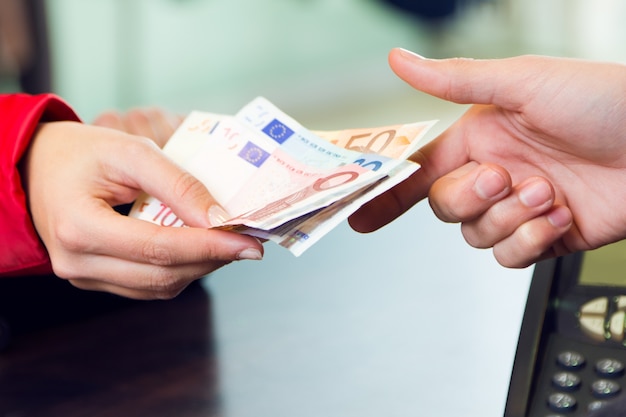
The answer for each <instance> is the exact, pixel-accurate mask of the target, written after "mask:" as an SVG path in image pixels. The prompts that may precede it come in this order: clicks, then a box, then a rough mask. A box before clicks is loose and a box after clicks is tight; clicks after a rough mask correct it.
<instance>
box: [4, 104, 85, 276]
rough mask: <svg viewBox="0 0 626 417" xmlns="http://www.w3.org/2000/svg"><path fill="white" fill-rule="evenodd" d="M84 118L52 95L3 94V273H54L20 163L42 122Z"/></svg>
mask: <svg viewBox="0 0 626 417" xmlns="http://www.w3.org/2000/svg"><path fill="white" fill-rule="evenodd" d="M60 120H72V121H80V120H79V118H78V116H77V115H76V113H74V111H73V110H72V109H71V108H70V107H69V106H68V105H67V104H66V103H65V102H64V101H63V100H62V99H60V98H59V97H57V96H54V95H52V94H41V95H36V96H31V95H26V94H4V95H3V94H0V178H1V179H2V181H1V182H0V276H9V275H25V274H41V273H48V272H51V270H52V268H51V266H50V259H49V257H48V254H47V252H46V249H45V247H44V246H43V244H42V243H41V241H40V239H39V236H38V235H37V232H36V231H35V228H34V226H33V223H32V221H31V219H30V214H29V212H28V208H27V205H26V197H25V195H24V190H23V188H22V181H21V178H20V173H19V171H18V169H17V165H18V163H19V161H20V159H21V158H22V155H23V154H24V151H25V150H26V149H27V148H28V144H29V143H30V140H31V137H32V135H33V132H34V131H35V129H36V128H37V125H38V124H39V122H46V121H60Z"/></svg>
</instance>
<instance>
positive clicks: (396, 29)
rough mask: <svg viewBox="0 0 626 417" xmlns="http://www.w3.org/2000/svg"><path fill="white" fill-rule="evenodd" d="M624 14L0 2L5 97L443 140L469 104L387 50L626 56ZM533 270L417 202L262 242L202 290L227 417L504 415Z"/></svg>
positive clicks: (466, 4) (527, 2)
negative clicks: (407, 125) (275, 110)
mask: <svg viewBox="0 0 626 417" xmlns="http://www.w3.org/2000/svg"><path fill="white" fill-rule="evenodd" d="M25 4H29V5H31V6H32V10H34V13H32V14H29V13H28V10H25V9H24V8H22V7H21V6H23V5H25ZM624 17H626V2H624V1H620V0H594V1H593V2H591V1H588V0H413V1H411V0H265V1H259V0H256V1H255V0H130V1H129V0H89V1H85V0H0V91H3V92H9V91H18V90H20V89H25V90H26V91H31V92H39V91H48V90H52V91H54V92H56V93H58V94H59V95H61V96H62V97H64V98H65V99H66V100H67V101H68V102H69V103H71V105H72V106H73V107H74V108H75V109H76V111H77V112H78V114H79V115H80V116H81V117H82V118H83V119H84V120H85V121H90V120H92V119H93V118H94V117H95V116H96V115H97V114H98V113H100V112H102V111H105V110H109V109H121V110H125V109H129V108H132V107H138V106H160V107H163V108H166V109H169V110H172V111H176V112H180V113H182V114H186V113H188V112H190V111H191V110H201V111H208V112H216V113H234V112H236V111H237V110H238V109H239V108H240V107H242V106H243V105H244V104H245V103H247V102H248V101H249V100H251V99H253V98H254V97H256V96H258V95H263V96H265V97H266V98H268V99H269V100H270V101H272V102H274V103H275V104H276V105H277V106H278V107H280V108H281V109H283V110H284V111H285V112H286V113H288V114H289V115H291V116H292V117H294V118H295V119H296V120H298V121H299V122H300V123H301V124H303V125H304V126H306V127H309V128H311V129H340V128H349V127H366V126H376V125H384V124H393V123H403V122H412V121H419V120H429V119H439V120H440V123H439V124H437V125H436V127H435V128H434V129H433V130H432V131H431V133H430V135H435V134H437V132H439V131H441V130H443V129H445V128H446V127H447V126H448V125H449V124H450V123H452V121H453V120H454V119H455V118H456V117H458V116H459V115H460V114H461V113H462V112H463V111H464V110H465V107H464V106H460V105H455V104H451V103H446V102H443V101H442V100H438V99H434V98H432V97H428V96H426V95H424V94H422V93H419V92H417V91H414V90H412V89H411V88H410V87H408V86H407V85H406V84H404V83H403V82H402V81H401V80H399V79H397V78H396V77H395V75H394V74H393V73H392V72H391V70H390V69H389V68H388V65H387V54H388V52H389V50H390V49H391V48H393V47H397V46H400V47H404V48H408V49H411V50H414V51H416V52H418V53H420V54H422V55H424V56H427V57H454V56H465V57H475V58H497V57H507V56H513V55H519V54H546V55H558V56H568V57H578V58H587V59H596V60H610V61H618V62H626V48H624V47H623V45H625V44H626V25H624V24H623V20H624ZM25 29H33V30H25ZM34 29H37V30H34ZM622 253H623V252H622ZM531 273H532V268H528V269H526V270H507V269H505V268H502V267H501V266H499V265H498V264H497V263H496V262H495V261H494V259H493V257H492V256H491V253H490V252H489V251H479V250H475V249H473V248H470V247H469V246H468V245H467V244H466V243H465V242H464V241H463V239H462V237H461V234H460V233H459V230H458V225H447V224H443V223H441V222H439V221H438V220H437V219H436V218H435V217H434V216H433V215H432V213H431V212H430V210H429V207H428V205H427V204H426V205H425V204H421V205H418V207H417V208H415V209H413V210H411V211H410V213H407V215H405V216H403V217H402V218H401V219H399V220H398V221H396V222H394V223H392V224H391V225H389V226H387V227H386V228H384V229H383V230H382V231H380V232H377V233H374V234H371V235H366V236H362V235H358V234H356V233H354V232H352V231H351V230H349V228H348V226H347V225H341V226H340V227H338V228H337V229H335V230H334V231H333V232H332V233H331V234H330V235H329V236H327V237H325V238H324V239H323V240H322V241H321V242H319V243H318V244H316V246H315V247H314V248H312V249H311V250H310V251H308V252H307V253H306V254H305V255H303V256H302V257H301V258H297V259H296V258H294V257H292V256H291V254H288V253H287V254H286V253H283V252H282V249H278V248H277V247H275V246H269V245H266V256H265V261H263V262H261V263H250V262H248V263H246V262H240V263H236V264H233V265H229V267H228V268H223V269H221V270H220V271H218V272H216V273H215V274H213V275H212V276H211V279H210V280H207V281H208V282H207V283H206V286H207V288H209V289H210V292H211V294H212V295H213V296H214V298H215V300H214V303H213V305H212V308H213V310H214V311H213V319H212V320H214V321H215V323H216V324H215V328H216V340H217V341H218V342H217V347H216V349H217V351H218V352H219V367H220V371H219V372H220V385H221V387H222V388H221V390H222V392H221V399H222V402H223V407H224V409H225V410H226V411H225V412H224V414H223V415H227V416H231V415H232V416H237V417H245V416H258V415H273V416H293V415H299V416H302V417H308V416H319V415H324V416H342V417H343V416H349V415H358V416H361V417H363V416H379V415H387V416H396V415H397V416H405V415H418V412H419V413H420V414H424V415H441V416H458V415H482V416H501V415H502V410H503V407H504V400H505V398H506V394H507V387H508V381H509V377H510V368H511V364H512V362H513V355H514V353H515V348H516V343H517V337H518V334H519V324H520V323H521V316H522V313H523V309H524V307H525V302H526V294H527V289H528V283H529V277H530V275H531ZM494 313H495V314H494ZM477 376H478V377H477ZM468 381H471V382H468ZM337 385H339V386H340V387H339V388H337ZM457 388H461V389H459V390H458V391H457V390H456V389H457ZM451 392H453V394H451ZM451 398H454V401H450V399H451ZM304 402H306V404H307V408H306V409H305V410H303V409H302V408H301V407H300V406H301V404H302V403H304ZM442 405H445V407H446V412H444V413H441V412H435V411H434V410H438V409H439V408H440V407H442ZM260 410H261V411H260ZM262 410H267V412H263V411H262ZM407 410H413V411H410V412H408V413H407ZM417 410H419V411H417Z"/></svg>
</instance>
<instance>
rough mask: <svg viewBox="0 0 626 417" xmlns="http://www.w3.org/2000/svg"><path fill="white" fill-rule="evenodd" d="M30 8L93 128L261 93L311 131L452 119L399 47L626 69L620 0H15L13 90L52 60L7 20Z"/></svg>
mask: <svg viewBox="0 0 626 417" xmlns="http://www.w3.org/2000/svg"><path fill="white" fill-rule="evenodd" d="M24 2H26V3H29V2H30V3H33V4H36V5H37V7H43V8H45V9H46V16H45V21H46V24H47V33H48V35H49V36H48V46H49V51H50V54H49V56H50V69H51V87H52V89H53V90H54V91H55V92H57V93H58V94H60V95H61V96H63V97H64V98H65V99H67V100H68V101H69V102H70V103H71V104H72V105H73V106H74V107H75V108H76V110H77V111H78V113H79V114H80V115H81V116H82V117H83V118H84V119H85V120H86V121H89V120H91V119H92V118H93V117H94V116H95V115H97V114H98V113H99V112H101V111H103V110H107V109H110V108H118V109H127V108H130V107H134V106H142V105H151V106H152V105H157V106H162V107H165V108H168V109H172V110H176V111H179V112H183V113H186V112H188V111H190V110H193V109H197V110H204V111H211V112H227V113H232V112H235V111H236V110H237V109H238V108H239V107H241V106H242V105H243V104H244V103H246V102H247V101H249V100H250V99H252V98H253V97H255V96H256V95H264V96H266V97H267V98H269V99H270V100H271V101H273V102H275V103H276V104H277V105H278V106H279V107H281V108H283V109H284V110H285V111H286V112H288V113H290V114H291V115H292V116H294V117H296V119H298V120H299V121H301V123H303V124H304V125H305V126H308V127H311V128H335V127H342V128H343V127H348V126H353V125H364V124H370V125H371V124H381V123H386V122H393V123H395V122H401V121H408V120H419V119H426V118H433V117H435V118H441V117H442V116H441V115H442V114H443V109H442V108H441V107H438V104H439V105H443V104H441V103H437V102H436V101H434V100H433V101H430V100H427V99H424V98H423V97H421V95H420V94H416V93H414V92H411V91H410V89H409V88H408V87H407V86H405V85H404V84H403V83H402V82H401V81H399V80H397V79H396V78H395V76H394V75H393V74H392V73H391V71H390V70H389V69H388V66H387V60H386V56H387V53H388V51H389V50H390V49H391V48H392V47H395V46H401V47H404V48H408V49H412V50H414V51H417V52H419V53H420V54H422V55H424V56H428V57H451V56H467V57H480V58H494V57H505V56H511V55H518V54H525V53H533V54H549V55H562V56H572V57H582V58H592V59H601V60H614V61H623V60H626V49H625V48H623V47H622V45H624V41H626V26H625V25H623V17H624V16H626V3H625V2H623V1H619V0H595V1H594V2H589V1H584V0H342V1H335V0H266V1H252V0H133V1H126V0H90V1H88V2H86V1H81V0H53V1H51V0H47V1H46V0H2V4H3V5H4V6H1V5H0V11H2V9H3V8H4V9H6V10H4V11H3V12H2V13H1V14H4V21H5V22H4V24H3V19H2V17H0V34H1V36H2V37H1V38H0V40H2V41H1V42H0V57H3V59H2V60H0V62H4V65H2V67H1V69H0V74H2V77H0V79H1V80H2V82H0V88H2V90H3V91H12V90H15V89H16V88H19V86H16V84H15V83H14V80H15V72H16V71H20V70H23V69H24V68H27V67H28V66H29V65H31V64H32V63H34V62H35V60H34V59H33V56H32V55H35V56H40V55H41V53H40V52H41V49H39V51H38V49H37V48H36V47H33V45H32V44H33V43H36V42H31V46H30V49H29V46H28V42H19V39H20V37H19V30H18V31H16V30H15V29H13V30H11V26H15V25H16V20H15V19H10V18H7V17H8V16H9V15H10V13H8V12H7V10H9V9H11V4H17V5H19V4H21V3H24ZM13 8H15V7H13ZM18 20H19V19H18ZM7 21H8V22H7ZM2 28H4V30H3V29H2ZM16 33H17V34H18V35H16ZM26 41H28V39H26ZM11 44H13V45H14V46H13V49H14V50H15V49H17V50H18V51H19V50H20V49H19V48H21V51H22V53H21V55H20V54H19V53H16V52H15V51H13V55H14V56H12V51H11V46H10V45H11ZM15 44H18V45H17V47H15ZM40 46H41V45H40ZM24 51H26V52H24ZM15 55H17V57H16V56H15ZM20 56H21V58H20ZM416 97H418V99H416ZM424 100H426V101H424ZM426 104H427V105H426ZM445 108H446V109H447V108H448V107H445ZM454 110H455V111H457V112H458V111H460V110H457V108H456V107H454ZM453 113H454V112H453ZM455 115H456V113H454V114H452V115H451V117H453V116H455ZM444 119H445V117H444Z"/></svg>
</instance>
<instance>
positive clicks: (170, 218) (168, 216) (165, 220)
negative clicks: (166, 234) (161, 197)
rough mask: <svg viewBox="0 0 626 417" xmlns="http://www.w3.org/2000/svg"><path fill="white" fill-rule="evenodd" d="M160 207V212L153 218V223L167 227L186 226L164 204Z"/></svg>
mask: <svg viewBox="0 0 626 417" xmlns="http://www.w3.org/2000/svg"><path fill="white" fill-rule="evenodd" d="M160 207H161V208H160V210H159V212H158V213H157V214H156V216H154V217H153V218H152V221H153V222H155V223H156V224H160V225H161V226H166V227H182V226H184V225H185V223H183V221H182V220H181V219H179V218H178V216H177V215H175V214H174V212H173V211H172V209H171V208H169V207H168V206H166V205H165V204H163V203H161V205H160Z"/></svg>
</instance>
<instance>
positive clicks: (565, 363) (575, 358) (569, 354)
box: [557, 350, 586, 369]
mask: <svg viewBox="0 0 626 417" xmlns="http://www.w3.org/2000/svg"><path fill="white" fill-rule="evenodd" d="M585 362H586V359H585V357H584V356H583V355H581V354H580V353H578V352H574V351H573V350H567V351H565V352H561V353H560V354H559V356H558V357H557V363H558V364H559V365H561V366H562V367H564V368H566V369H580V368H582V367H583V366H585Z"/></svg>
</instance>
